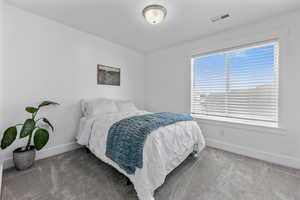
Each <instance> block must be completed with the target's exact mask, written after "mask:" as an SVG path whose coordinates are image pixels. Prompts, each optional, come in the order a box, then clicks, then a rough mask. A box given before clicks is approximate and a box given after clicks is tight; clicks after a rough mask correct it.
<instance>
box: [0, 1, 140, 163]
mask: <svg viewBox="0 0 300 200" xmlns="http://www.w3.org/2000/svg"><path fill="white" fill-rule="evenodd" d="M4 11H5V12H4V14H5V17H4V18H5V19H4V20H5V21H4V22H5V23H4V41H5V42H4V47H5V52H4V68H3V72H2V73H1V75H2V74H4V77H3V81H2V83H1V85H3V94H4V96H3V98H2V101H3V105H2V107H1V111H2V112H1V114H3V116H5V117H4V119H3V124H2V125H1V127H0V130H1V131H3V130H4V128H6V127H8V126H10V125H13V124H15V123H20V122H22V121H23V120H24V119H25V117H29V116H28V115H26V114H25V111H24V107H25V106H27V105H36V104H37V103H38V102H40V101H41V100H44V99H49V100H54V101H57V102H59V103H60V104H61V105H60V106H59V107H57V108H54V109H51V110H46V111H44V112H42V113H41V114H43V115H45V116H47V117H48V118H49V119H50V120H51V121H52V122H53V124H54V126H55V132H54V133H53V134H51V137H50V141H49V143H48V145H47V146H46V149H44V152H43V153H40V154H39V157H44V156H46V155H49V154H51V153H49V152H47V150H49V149H51V150H52V152H60V151H61V150H62V149H65V150H67V149H69V148H71V147H73V146H72V143H73V142H74V136H75V132H76V129H77V125H78V119H79V116H80V111H79V100H80V99H81V98H92V97H106V98H115V99H132V100H133V101H134V102H135V103H136V104H137V105H138V107H140V108H143V106H144V55H143V54H140V53H137V52H135V51H132V50H129V49H127V48H124V47H121V46H119V45H116V44H113V43H111V42H108V41H105V40H103V39H100V38H97V37H94V36H92V35H89V34H87V33H84V32H80V31H78V30H75V29H73V28H69V27H67V26H64V25H62V24H59V23H56V22H54V21H51V20H48V19H45V18H42V17H39V16H36V15H33V14H31V13H29V12H26V11H23V10H20V9H18V8H15V7H11V6H9V5H5V7H4ZM97 64H104V65H109V66H115V67H120V68H121V86H120V87H118V86H100V85H97V82H96V80H97V79H96V75H97V73H96V72H97V71H96V67H97ZM24 142H25V141H19V142H18V143H16V144H14V145H13V146H11V147H10V148H8V149H7V150H6V151H4V152H3V151H2V156H3V157H4V158H5V159H7V158H8V157H10V156H11V151H12V150H13V149H14V148H16V147H17V146H20V145H21V143H22V144H23V143H24ZM43 155H44V156H43Z"/></svg>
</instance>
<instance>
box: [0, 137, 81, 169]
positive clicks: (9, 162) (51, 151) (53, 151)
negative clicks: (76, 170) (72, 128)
mask: <svg viewBox="0 0 300 200" xmlns="http://www.w3.org/2000/svg"><path fill="white" fill-rule="evenodd" d="M79 147H80V146H79V145H78V144H76V143H75V142H73V143H68V144H62V145H58V146H55V147H51V148H47V149H44V150H41V151H39V152H37V155H36V160H40V159H43V158H47V157H50V156H54V155H57V154H61V153H64V152H67V151H72V150H75V149H77V148H79ZM13 166H14V163H13V159H12V157H10V158H7V159H4V162H3V169H7V168H11V167H13Z"/></svg>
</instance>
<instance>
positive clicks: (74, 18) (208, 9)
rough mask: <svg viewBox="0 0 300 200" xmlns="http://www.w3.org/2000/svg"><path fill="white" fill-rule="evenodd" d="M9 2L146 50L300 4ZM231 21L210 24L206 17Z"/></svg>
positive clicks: (279, 0) (241, 0)
mask: <svg viewBox="0 0 300 200" xmlns="http://www.w3.org/2000/svg"><path fill="white" fill-rule="evenodd" d="M7 1H8V2H9V3H11V4H13V5H15V6H17V7H20V8H23V9H26V10H29V11H31V12H33V13H36V14H38V15H41V16H45V17H47V18H51V19H54V20H56V21H59V22H61V23H63V24H66V25H69V26H72V27H75V28H77V29H80V30H83V31H86V32H88V33H91V34H94V35H97V36H100V37H102V38H104V39H106V40H110V41H112V42H115V43H118V44H121V45H123V46H126V47H129V48H132V49H135V50H137V51H142V52H145V53H146V52H151V51H154V50H156V49H161V48H164V47H168V46H171V45H175V44H179V43H183V42H185V41H189V40H193V39H198V38H201V37H203V36H205V35H208V34H211V33H216V32H220V31H222V30H225V29H228V28H232V27H234V26H238V25H242V24H247V23H251V22H254V21H258V20H261V19H264V18H267V17H270V16H274V15H278V14H281V13H284V12H288V11H291V10H295V9H299V8H300V0H169V1H166V0H164V1H163V0H158V1H157V0H153V1H151V0H7ZM149 4H161V5H163V6H165V7H166V8H167V10H168V15H167V18H166V20H165V21H164V22H163V23H161V24H158V25H150V24H147V23H146V21H145V20H144V18H143V16H142V10H143V8H144V7H145V6H147V5H149ZM227 12H229V13H230V15H231V17H230V18H228V19H225V20H223V21H219V22H216V23H212V22H211V21H210V18H212V17H214V16H216V15H220V14H224V13H227Z"/></svg>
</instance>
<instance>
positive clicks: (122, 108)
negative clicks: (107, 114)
mask: <svg viewBox="0 0 300 200" xmlns="http://www.w3.org/2000/svg"><path fill="white" fill-rule="evenodd" d="M116 103H117V105H118V108H119V112H131V111H137V110H138V109H137V108H136V107H135V105H134V103H133V102H132V101H117V102H116Z"/></svg>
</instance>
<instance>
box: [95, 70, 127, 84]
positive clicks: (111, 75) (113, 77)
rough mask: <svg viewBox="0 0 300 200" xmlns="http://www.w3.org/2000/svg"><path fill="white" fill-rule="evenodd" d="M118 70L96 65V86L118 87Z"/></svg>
mask: <svg viewBox="0 0 300 200" xmlns="http://www.w3.org/2000/svg"><path fill="white" fill-rule="evenodd" d="M120 73H121V70H120V68H116V67H108V66H104V65H97V83H98V85H115V86H120V84H121V80H120V78H121V77H120Z"/></svg>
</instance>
